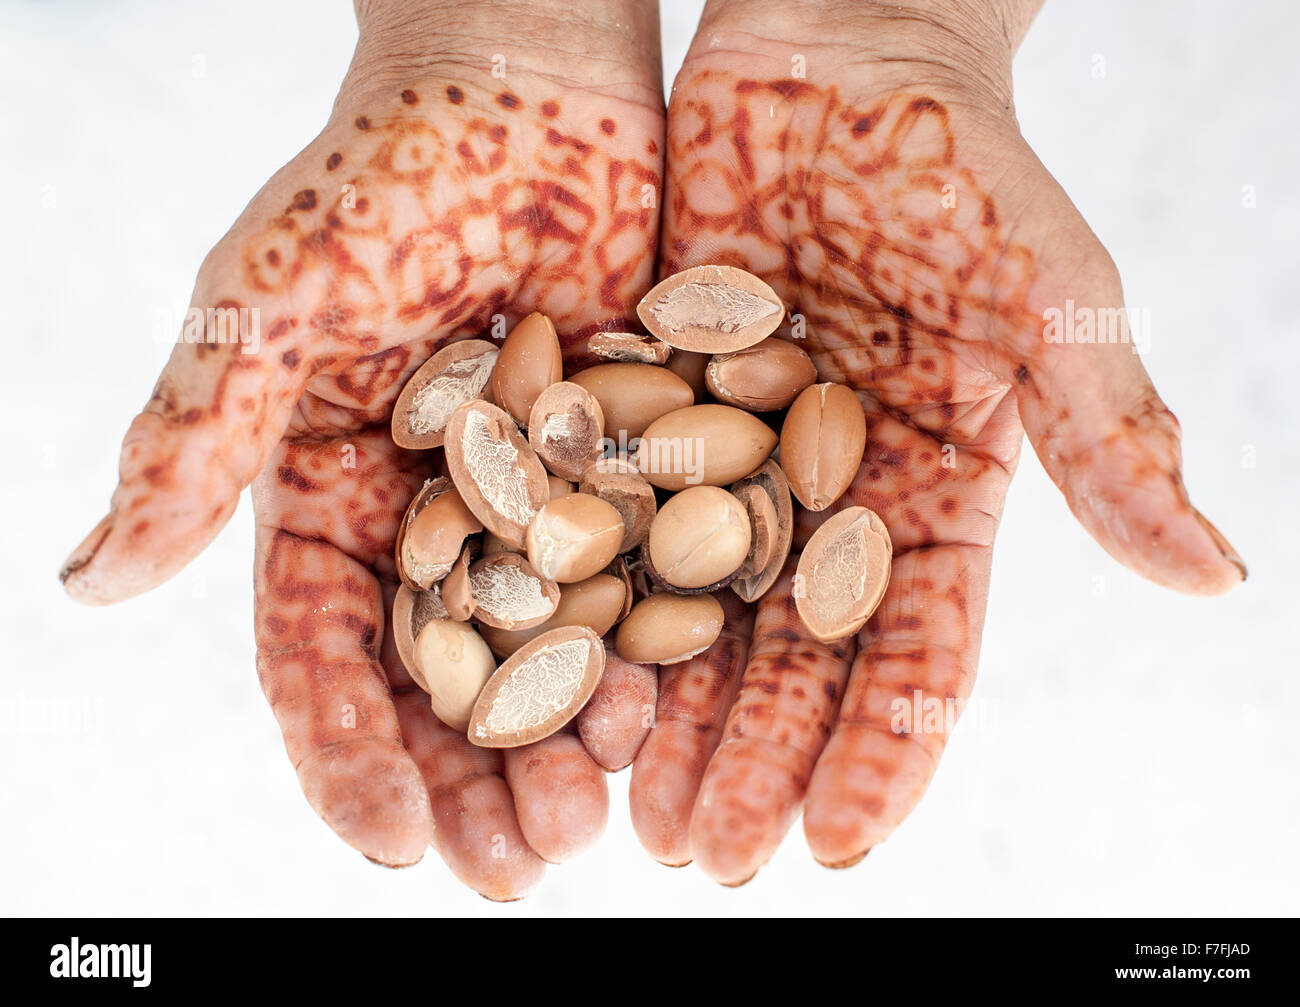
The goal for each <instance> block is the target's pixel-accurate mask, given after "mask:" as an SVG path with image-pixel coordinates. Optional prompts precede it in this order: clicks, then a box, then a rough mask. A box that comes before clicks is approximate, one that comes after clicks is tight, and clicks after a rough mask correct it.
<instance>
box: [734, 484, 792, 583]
mask: <svg viewBox="0 0 1300 1007" xmlns="http://www.w3.org/2000/svg"><path fill="white" fill-rule="evenodd" d="M749 486H756V487H758V488H759V489H761V490H762V491H763V492H764V493H766V494H767V496H768V499H769V500H771V501H772V506H773V507H774V508H775V510H776V531H775V537H774V539H773V541H772V555H771V557H770V558H769V559H768V561H767V566H765V567H764V568H763V569H762V570H761V571H758V572H757V573H754V574H753V575H750V574H748V573H746V572H745V571H744V570H743V569H742V570H741V575H740V576H739V577H737V578H736V579H735V580H733V581H732V582H731V590H733V591H734V592H736V594H738V595H739V596H740V597H741V598H743V599H744V600H745V601H758V599H759V598H761V597H763V595H765V594H766V593H767V592H768V590H769V589H770V588H771V587H772V585H773V584H775V583H776V582H777V579H778V578H779V577H780V576H781V570H782V569H783V568H784V567H785V561H786V559H788V558H789V556H790V543H791V540H792V539H793V538H794V504H793V503H792V502H791V500H790V486H789V484H788V483H787V482H786V479H785V473H784V472H782V471H781V466H779V465H778V464H777V463H776V462H775V461H773V460H772V459H771V458H769V459H768V460H767V461H765V462H764V463H763V465H762V467H761V468H759V469H758V471H757V472H754V473H753V474H751V475H748V476H746V477H745V478H744V479H742V480H740V481H739V482H737V483H735V484H733V485H732V487H731V492H732V493H735V494H738V495H740V494H744V492H745V490H746V487H749Z"/></svg>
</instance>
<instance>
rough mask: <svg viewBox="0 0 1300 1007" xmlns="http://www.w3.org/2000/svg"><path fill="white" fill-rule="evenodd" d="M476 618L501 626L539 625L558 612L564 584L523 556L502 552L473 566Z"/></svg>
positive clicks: (472, 589)
mask: <svg viewBox="0 0 1300 1007" xmlns="http://www.w3.org/2000/svg"><path fill="white" fill-rule="evenodd" d="M469 589H470V593H471V594H473V596H474V618H475V619H477V620H478V621H479V622H481V623H483V624H485V625H488V626H495V627H497V628H498V629H527V628H528V627H529V626H539V625H541V624H542V623H544V622H545V621H546V620H547V619H549V618H550V617H551V616H552V615H553V614H554V613H555V606H556V605H557V604H558V603H559V601H560V588H559V585H558V584H556V583H555V581H553V580H551V579H550V578H548V577H543V576H542V575H541V574H540V573H538V572H537V571H536V570H535V569H534V568H533V566H532V564H531V563H529V562H528V560H527V559H525V558H524V557H523V556H520V555H519V554H518V553H513V552H503V553H498V554H497V555H495V556H489V557H488V558H487V559H481V560H479V561H478V562H477V563H475V564H474V565H473V566H471V567H470V568H469Z"/></svg>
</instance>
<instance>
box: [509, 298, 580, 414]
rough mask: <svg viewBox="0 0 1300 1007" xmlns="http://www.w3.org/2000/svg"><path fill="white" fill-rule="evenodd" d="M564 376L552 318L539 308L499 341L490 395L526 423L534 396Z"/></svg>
mask: <svg viewBox="0 0 1300 1007" xmlns="http://www.w3.org/2000/svg"><path fill="white" fill-rule="evenodd" d="M563 379H564V363H563V358H562V357H561V355H560V340H559V339H558V338H557V337H556V335H555V326H554V324H552V322H551V320H550V319H549V318H547V317H546V316H545V315H543V314H542V313H541V312H539V311H534V312H533V313H532V314H531V315H529V316H528V317H527V318H525V319H524V320H523V321H521V322H520V323H519V324H518V325H516V326H515V327H514V328H513V329H511V330H510V335H508V336H506V339H505V342H504V343H502V344H501V352H500V355H499V356H498V357H497V363H496V367H495V368H494V369H493V371H492V398H493V399H494V400H496V404H497V405H499V406H500V407H501V408H502V409H504V410H505V411H506V412H508V413H509V414H510V415H511V416H513V417H514V419H515V422H517V423H518V424H519V425H520V426H525V425H527V423H528V414H529V412H531V411H532V408H533V403H534V402H536V401H537V396H539V395H541V394H542V392H543V391H544V390H545V389H546V388H547V387H548V386H550V385H553V384H555V382H557V381H562V380H563Z"/></svg>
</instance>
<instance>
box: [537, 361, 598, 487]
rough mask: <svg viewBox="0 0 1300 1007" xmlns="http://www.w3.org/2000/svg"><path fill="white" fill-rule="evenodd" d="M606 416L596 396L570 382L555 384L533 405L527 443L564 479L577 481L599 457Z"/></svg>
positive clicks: (538, 397) (545, 463) (547, 465)
mask: <svg viewBox="0 0 1300 1007" xmlns="http://www.w3.org/2000/svg"><path fill="white" fill-rule="evenodd" d="M604 435H605V414H604V412H603V411H602V410H601V408H600V403H599V402H597V401H596V397H595V396H594V395H592V394H591V392H589V391H587V389H585V388H583V387H582V385H576V384H574V383H573V382H572V381H557V382H556V383H555V384H553V385H551V386H550V387H549V388H547V389H546V390H545V391H543V392H542V393H541V394H540V395H539V396H537V401H536V402H534V403H533V411H532V412H531V413H529V415H528V443H529V444H530V445H531V446H532V449H533V450H534V451H536V452H537V457H538V458H540V459H541V460H542V463H543V464H544V465H545V466H546V467H547V469H549V470H550V471H551V472H553V473H554V474H555V475H557V476H560V477H562V478H564V479H566V480H570V481H576V480H577V479H580V478H581V477H582V473H583V472H585V471H586V469H587V467H588V466H589V465H591V463H592V462H594V461H595V460H596V459H597V458H599V457H600V454H601V450H602V448H603V445H602V443H601V439H602V438H603V437H604Z"/></svg>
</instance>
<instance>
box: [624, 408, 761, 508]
mask: <svg viewBox="0 0 1300 1007" xmlns="http://www.w3.org/2000/svg"><path fill="white" fill-rule="evenodd" d="M776 444H777V435H776V433H775V432H774V431H773V430H772V428H771V427H769V426H768V425H767V424H766V423H764V422H763V421H762V420H760V419H759V418H758V417H756V416H753V415H751V414H749V413H747V412H745V411H744V410H743V409H737V408H736V407H735V406H720V405H714V404H708V405H702V406H688V407H686V408H685V409H676V410H674V411H673V412H671V413H668V414H667V415H665V416H661V417H659V418H658V419H657V420H655V421H654V422H653V423H651V424H650V425H649V426H648V427H646V429H645V432H644V433H643V434H642V435H641V441H640V443H639V444H638V445H637V450H636V467H637V470H638V471H639V472H640V473H641V474H642V475H643V476H644V477H645V479H646V482H648V483H650V485H652V486H657V487H659V488H660V489H666V490H680V489H683V488H685V487H687V486H726V485H727V484H729V483H733V482H735V481H736V480H737V479H740V478H743V477H744V476H747V475H748V474H749V473H751V472H753V471H754V470H755V469H756V468H758V466H760V465H762V464H763V462H764V461H766V460H767V458H768V456H769V455H771V453H772V451H773V449H775V448H776Z"/></svg>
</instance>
